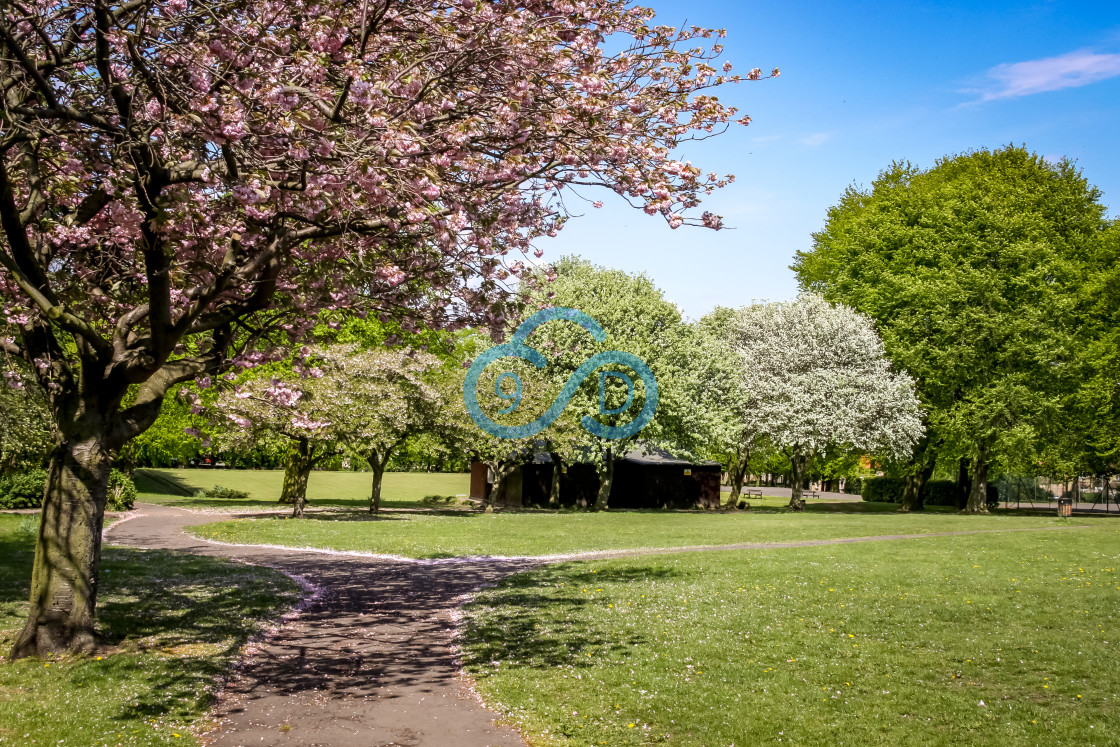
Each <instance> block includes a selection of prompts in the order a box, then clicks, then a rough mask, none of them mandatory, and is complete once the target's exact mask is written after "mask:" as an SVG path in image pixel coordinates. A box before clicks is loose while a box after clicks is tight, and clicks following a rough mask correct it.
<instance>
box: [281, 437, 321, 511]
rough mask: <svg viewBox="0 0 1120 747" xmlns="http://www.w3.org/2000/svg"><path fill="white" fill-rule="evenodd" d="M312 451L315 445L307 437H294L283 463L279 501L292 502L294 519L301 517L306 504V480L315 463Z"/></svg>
mask: <svg viewBox="0 0 1120 747" xmlns="http://www.w3.org/2000/svg"><path fill="white" fill-rule="evenodd" d="M314 452H315V447H314V446H313V445H312V444H311V442H310V441H309V440H308V439H306V438H300V439H296V441H295V443H293V444H292V448H291V450H290V451H289V452H288V461H287V463H286V464H285V465H284V486H283V487H282V488H281V489H280V502H281V503H290V504H292V518H294V519H298V518H300V517H302V516H303V510H304V508H305V507H306V506H307V481H308V479H310V477H311V468H312V467H313V466H314V464H315V463H314Z"/></svg>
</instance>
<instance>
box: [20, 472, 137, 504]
mask: <svg viewBox="0 0 1120 747" xmlns="http://www.w3.org/2000/svg"><path fill="white" fill-rule="evenodd" d="M46 485H47V471H46V470H43V469H35V470H30V471H28V472H20V473H19V474H15V475H5V476H4V477H3V478H2V479H0V509H13V508H39V507H40V506H42V505H43V489H44V488H45V487H46ZM106 498H107V500H106V504H105V508H106V509H107V510H109V511H129V510H131V509H132V506H133V504H134V503H135V502H136V485H135V484H133V482H132V478H130V477H129V476H128V475H126V474H125V473H123V472H121V471H120V470H112V471H111V472H110V473H109V487H108V489H107V490H106Z"/></svg>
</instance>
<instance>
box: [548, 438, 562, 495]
mask: <svg viewBox="0 0 1120 747" xmlns="http://www.w3.org/2000/svg"><path fill="white" fill-rule="evenodd" d="M549 455H550V456H551V457H552V484H551V485H549V487H548V507H549V508H560V471H561V469H562V468H563V464H564V462H563V460H561V459H560V455H559V454H557V453H556V452H554V451H553V452H550V453H549Z"/></svg>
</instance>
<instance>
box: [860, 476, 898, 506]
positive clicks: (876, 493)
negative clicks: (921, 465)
mask: <svg viewBox="0 0 1120 747" xmlns="http://www.w3.org/2000/svg"><path fill="white" fill-rule="evenodd" d="M903 485H904V483H903V481H902V480H901V479H899V478H897V477H868V478H866V479H865V480H864V481H863V493H862V495H863V500H865V501H873V502H877V503H898V502H899V501H901V500H902V488H903Z"/></svg>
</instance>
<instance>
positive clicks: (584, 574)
mask: <svg viewBox="0 0 1120 747" xmlns="http://www.w3.org/2000/svg"><path fill="white" fill-rule="evenodd" d="M573 569H586V570H580V571H577V572H574V573H573ZM682 575H683V574H682V573H681V572H680V571H678V570H676V569H673V568H665V567H654V566H637V567H628V568H623V569H618V570H611V571H606V572H592V570H590V569H588V568H587V566H586V565H583V564H571V563H563V564H557V565H551V566H546V567H542V568H538V569H536V570H533V571H530V572H528V573H523V574H519V575H516V576H513V577H510V578H508V579H506V580H504V581H502V582H501V583H500V584H499V585H498V589H499V591H498V592H497V593H488V594H485V595H483V596H481V597H480V598H479V599H477V600H476V601H474V602H471V603H470V604H468V605H467V606H466V607H465V611H466V612H467V614H468V616H469V618H470V623H469V624H468V625H466V626H465V630H464V632H463V643H464V645H463V651H464V657H463V658H464V663H465V664H466V666H467V667H468V668H471V669H473V670H475V671H476V672H478V673H481V674H483V675H484V673H485V671H486V670H488V669H490V668H492V667H493V666H495V665H494V662H500V665H502V666H507V665H508V666H516V667H518V668H531V669H550V668H553V667H574V668H587V667H592V666H599V664H600V663H601V661H602V660H604V659H610V658H619V657H625V656H626V655H628V654H629V652H630V651H631V650H632V649H633V647H634V646H637V645H639V644H643V643H646V642H647V638H646V636H645V635H643V634H642V633H640V632H634V630H633V628H627V629H626V631H625V632H623V631H622V629H621V627H620V628H619V629H616V630H614V631H603V630H595V629H588V628H586V627H583V626H581V625H579V624H578V622H576V621H575V620H573V618H576V619H578V617H579V612H580V610H582V609H584V608H586V607H588V606H589V605H598V606H604V605H607V604H610V603H611V601H610V600H611V596H610V591H611V588H610V587H616V588H617V587H619V586H625V585H629V584H632V583H638V584H641V583H648V582H651V581H662V580H668V579H675V578H679V577H680V576H682ZM561 583H563V584H565V585H564V586H560V584H561ZM586 588H595V589H604V591H605V592H606V593H605V594H604V593H603V592H598V593H597V594H596V595H595V598H594V599H592V598H590V597H589V596H588V594H587V593H585V592H584V591H583V590H584V589H586Z"/></svg>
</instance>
